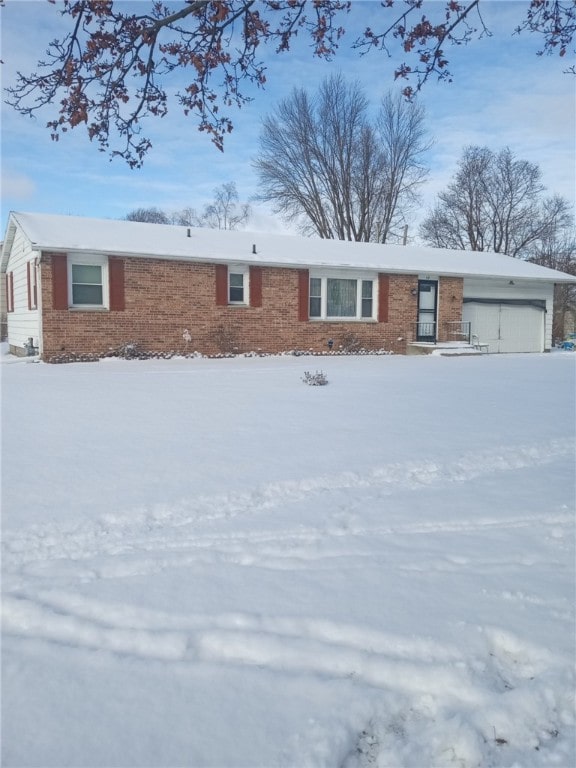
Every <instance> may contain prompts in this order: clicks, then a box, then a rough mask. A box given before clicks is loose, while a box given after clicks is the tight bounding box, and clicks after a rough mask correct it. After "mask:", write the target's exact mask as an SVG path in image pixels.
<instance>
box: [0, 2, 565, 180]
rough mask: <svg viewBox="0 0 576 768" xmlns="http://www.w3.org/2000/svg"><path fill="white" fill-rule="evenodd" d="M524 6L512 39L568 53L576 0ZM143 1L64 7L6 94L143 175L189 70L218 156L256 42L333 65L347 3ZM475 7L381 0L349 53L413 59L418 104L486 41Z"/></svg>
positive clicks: (409, 64) (182, 101)
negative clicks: (300, 43) (34, 60)
mask: <svg viewBox="0 0 576 768" xmlns="http://www.w3.org/2000/svg"><path fill="white" fill-rule="evenodd" d="M48 1H49V2H52V3H53V2H54V0H48ZM525 1H526V2H527V4H528V7H527V13H526V16H525V19H524V21H523V23H522V24H520V25H519V26H518V27H517V30H516V31H517V32H521V31H529V32H533V33H536V34H540V35H542V36H543V38H544V47H543V49H542V52H546V53H551V52H558V53H559V55H560V56H565V54H566V53H567V52H568V50H569V46H570V45H571V43H572V39H573V36H574V32H575V29H576V3H575V2H574V0H525ZM148 2H149V4H150V6H149V7H150V10H149V12H148V13H135V12H134V11H133V10H132V8H133V6H132V5H131V4H129V3H121V2H119V1H118V0H62V10H61V15H62V16H63V17H64V18H65V19H66V20H67V21H68V22H69V24H70V31H69V32H68V33H66V34H65V35H64V36H63V37H62V38H60V39H56V40H54V41H52V42H51V43H50V45H49V47H48V50H47V58H46V59H45V60H42V61H40V62H39V63H38V69H37V71H35V72H33V73H31V74H24V73H21V72H19V73H18V75H17V79H16V82H15V84H14V85H11V86H9V87H8V88H7V89H6V91H7V94H8V103H9V104H11V105H12V106H13V107H14V109H16V110H17V111H19V112H21V113H22V114H25V115H29V116H33V115H36V114H41V113H42V114H43V113H44V111H45V110H46V111H48V112H49V113H50V119H49V120H48V122H47V127H48V128H49V129H50V131H51V135H52V138H53V139H54V140H58V139H59V138H60V135H61V134H62V133H65V132H66V131H68V130H70V129H73V128H77V127H79V126H82V125H84V126H85V128H86V130H87V133H88V137H89V138H90V139H91V140H93V141H95V142H96V144H97V145H98V147H99V149H100V150H101V151H104V152H108V153H109V154H110V155H111V157H121V158H123V159H124V160H125V161H126V162H127V163H128V164H129V165H130V166H131V167H137V166H140V165H141V164H142V162H143V160H144V157H145V155H146V153H147V152H148V151H149V149H150V147H151V142H150V139H149V138H147V137H146V136H144V135H143V134H142V127H143V124H144V123H145V120H146V119H147V118H149V117H163V116H164V115H166V113H167V112H168V108H169V92H168V90H167V85H166V83H168V82H169V80H170V76H171V75H172V73H174V72H175V71H177V70H182V71H186V72H187V73H189V79H188V82H187V84H186V85H185V86H184V87H183V89H182V90H181V91H179V92H178V93H176V95H175V101H176V103H177V104H178V105H179V106H180V107H181V108H182V109H183V110H184V113H185V114H187V115H188V114H191V115H192V116H193V117H194V119H195V121H196V123H197V126H198V129H199V130H200V131H204V132H206V133H207V134H208V135H209V136H210V137H211V139H212V141H213V142H214V144H215V145H216V146H217V147H218V148H219V149H223V146H224V138H225V136H226V134H228V133H229V132H230V131H231V130H232V127H233V125H232V119H231V117H230V115H229V114H228V113H227V110H229V109H230V108H231V107H240V106H242V105H243V104H244V103H246V102H247V101H248V100H249V99H250V96H249V95H247V92H246V86H247V85H249V84H255V85H256V86H258V87H263V86H264V84H265V82H266V67H265V65H264V63H263V59H262V57H261V53H260V52H261V48H260V45H261V44H262V43H271V44H274V45H275V50H276V52H277V53H285V52H288V51H289V50H290V45H291V42H292V41H293V39H294V37H295V36H296V35H298V34H299V33H304V34H305V35H306V36H308V39H309V40H310V47H311V51H312V53H313V55H315V56H318V57H321V58H324V59H331V58H332V57H333V56H334V55H335V54H336V53H337V51H338V47H339V44H340V41H341V38H342V35H343V34H344V27H343V26H342V23H341V20H342V21H344V20H345V17H346V14H347V12H348V11H349V10H350V6H351V3H350V0H259V2H258V3H256V2H255V0H148ZM480 3H481V0H465V1H464V0H444V2H439V1H438V0H381V3H380V9H379V10H380V12H381V19H382V31H378V30H373V29H371V28H368V29H366V30H365V32H364V34H363V35H362V36H361V38H360V39H358V40H356V42H355V43H354V46H353V47H356V48H357V49H358V50H359V51H360V52H361V53H367V52H369V51H372V50H379V51H384V52H386V53H387V54H388V55H392V46H396V47H399V49H400V51H401V54H400V55H401V56H402V57H404V56H406V57H408V59H407V60H406V61H404V62H402V63H401V64H400V65H398V66H397V67H396V68H395V77H396V78H401V79H406V80H408V81H409V83H408V85H406V87H405V88H404V94H405V96H407V97H408V98H412V97H413V95H414V94H415V93H416V92H417V91H418V90H420V89H421V88H422V86H423V85H424V83H425V82H426V81H427V80H428V79H429V78H430V77H431V76H433V75H435V76H437V77H438V78H440V79H441V80H446V81H450V80H451V79H452V75H451V74H450V71H449V67H448V64H449V62H448V55H447V48H448V47H449V46H452V45H462V44H466V43H467V42H469V41H470V40H471V39H472V38H473V37H474V36H486V35H489V34H490V32H489V30H488V29H487V27H486V25H485V23H484V21H483V19H482V16H481V13H480ZM0 5H1V2H0ZM136 7H137V6H136ZM395 55H398V53H397V51H396V52H395ZM414 60H415V61H416V63H414ZM570 69H571V70H572V71H573V70H574V67H571V68H570Z"/></svg>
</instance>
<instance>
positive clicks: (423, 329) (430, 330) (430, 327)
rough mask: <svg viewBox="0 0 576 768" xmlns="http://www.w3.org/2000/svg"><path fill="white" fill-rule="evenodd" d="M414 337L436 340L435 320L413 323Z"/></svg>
mask: <svg viewBox="0 0 576 768" xmlns="http://www.w3.org/2000/svg"><path fill="white" fill-rule="evenodd" d="M415 326H416V339H417V340H421V339H434V341H436V322H435V321H429V322H426V323H415Z"/></svg>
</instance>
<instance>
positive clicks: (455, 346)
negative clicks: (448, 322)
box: [406, 341, 481, 355]
mask: <svg viewBox="0 0 576 768" xmlns="http://www.w3.org/2000/svg"><path fill="white" fill-rule="evenodd" d="M406 354H407V355H479V354H481V352H480V351H479V350H478V349H476V348H475V347H473V346H472V344H468V343H467V342H465V341H444V342H441V341H440V342H436V343H434V342H425V341H412V342H409V343H408V346H407V348H406Z"/></svg>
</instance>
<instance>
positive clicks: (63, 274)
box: [52, 253, 68, 309]
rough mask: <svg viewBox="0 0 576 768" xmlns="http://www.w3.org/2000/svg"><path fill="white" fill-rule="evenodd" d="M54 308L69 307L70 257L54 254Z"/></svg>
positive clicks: (63, 254)
mask: <svg viewBox="0 0 576 768" xmlns="http://www.w3.org/2000/svg"><path fill="white" fill-rule="evenodd" d="M52 309H68V257H67V256H66V254H65V253H53V254H52Z"/></svg>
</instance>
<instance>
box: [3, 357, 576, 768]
mask: <svg viewBox="0 0 576 768" xmlns="http://www.w3.org/2000/svg"><path fill="white" fill-rule="evenodd" d="M575 363H576V355H574V354H571V353H555V354H551V355H509V356H485V355H482V356H480V355H478V356H475V357H427V358H403V357H390V356H386V357H360V358H354V357H345V358H338V357H331V358H307V357H289V356H287V357H268V358H250V359H245V358H242V359H228V360H206V359H196V360H171V361H145V362H142V361H140V362H136V361H135V362H127V361H117V360H115V361H112V360H111V361H103V362H100V363H95V364H76V365H65V366H49V365H43V364H28V363H27V362H19V363H16V364H5V365H3V366H2V405H3V411H2V426H3V452H2V479H3V491H2V502H3V559H2V566H3V583H2V584H3V609H4V611H3V612H4V616H3V622H4V638H3V646H2V661H3V677H2V749H3V761H2V765H3V766H4V768H8V767H9V766H37V767H38V768H48V767H50V766H54V767H58V768H61V767H63V766H69V767H71V768H84V766H98V767H99V768H112V767H115V768H127V767H128V766H138V767H144V766H146V767H148V768H168V767H170V768H172V767H175V766H186V767H188V768H200V767H202V768H204V767H207V766H218V767H219V768H240V767H243V768H244V767H246V768H248V767H250V768H253V767H256V766H258V767H260V768H276V767H278V768H308V767H312V766H323V767H324V766H325V767H326V768H372V767H375V768H384V767H386V768H397V767H400V766H401V767H402V768H409V767H411V768H431V767H432V766H434V767H436V766H457V767H458V768H473V767H474V766H477V767H481V768H489V767H490V766H502V767H504V766H516V767H517V768H529V767H530V766H562V768H564V767H566V768H567V767H568V766H570V767H572V766H573V765H575V764H576V750H575V745H574V735H575V713H574V700H573V693H574V688H575V680H574V660H575V622H574V602H575V553H574V516H575V508H574V507H575V469H574V439H575V423H576V421H575V395H574V393H575V389H576V387H575V384H576V381H575V378H576V377H575V371H576V366H575ZM305 370H309V371H311V372H314V371H316V370H322V371H324V372H325V373H326V375H327V377H328V379H329V382H330V383H329V384H328V386H324V387H310V386H306V385H305V384H304V383H303V382H302V380H301V379H302V376H303V374H304V371H305Z"/></svg>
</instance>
